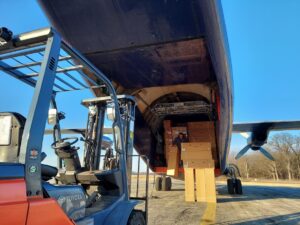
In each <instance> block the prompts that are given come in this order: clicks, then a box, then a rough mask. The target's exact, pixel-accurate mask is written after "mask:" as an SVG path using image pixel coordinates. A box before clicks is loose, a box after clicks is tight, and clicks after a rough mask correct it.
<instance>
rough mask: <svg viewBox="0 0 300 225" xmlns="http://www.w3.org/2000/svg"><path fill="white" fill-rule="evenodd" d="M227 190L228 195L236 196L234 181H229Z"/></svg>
mask: <svg viewBox="0 0 300 225" xmlns="http://www.w3.org/2000/svg"><path fill="white" fill-rule="evenodd" d="M227 190H228V194H230V195H233V194H234V179H227Z"/></svg>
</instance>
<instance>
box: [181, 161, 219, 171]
mask: <svg viewBox="0 0 300 225" xmlns="http://www.w3.org/2000/svg"><path fill="white" fill-rule="evenodd" d="M183 165H184V168H195V169H197V168H215V161H214V160H212V159H198V160H197V159H190V160H185V161H184V163H183Z"/></svg>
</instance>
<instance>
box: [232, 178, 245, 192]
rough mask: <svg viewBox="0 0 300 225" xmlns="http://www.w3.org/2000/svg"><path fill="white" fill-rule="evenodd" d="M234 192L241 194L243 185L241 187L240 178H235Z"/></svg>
mask: <svg viewBox="0 0 300 225" xmlns="http://www.w3.org/2000/svg"><path fill="white" fill-rule="evenodd" d="M234 189H235V193H236V194H238V195H242V194H243V187H242V182H241V180H240V179H236V180H235V185H234Z"/></svg>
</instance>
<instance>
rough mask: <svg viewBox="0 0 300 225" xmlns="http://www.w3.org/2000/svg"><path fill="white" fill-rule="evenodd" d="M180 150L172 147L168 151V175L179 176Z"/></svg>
mask: <svg viewBox="0 0 300 225" xmlns="http://www.w3.org/2000/svg"><path fill="white" fill-rule="evenodd" d="M178 163H179V161H178V150H177V149H176V150H175V149H172V150H170V151H169V153H168V168H167V175H168V176H173V177H178V166H179V165H178Z"/></svg>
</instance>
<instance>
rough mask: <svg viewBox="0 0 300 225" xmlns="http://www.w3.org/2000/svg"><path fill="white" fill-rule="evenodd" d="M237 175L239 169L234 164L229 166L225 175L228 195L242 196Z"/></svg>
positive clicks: (240, 183) (240, 184)
mask: <svg viewBox="0 0 300 225" xmlns="http://www.w3.org/2000/svg"><path fill="white" fill-rule="evenodd" d="M237 174H238V175H239V176H241V175H240V171H239V168H238V167H237V166H236V165H234V164H229V165H228V167H227V170H226V175H227V176H228V179H227V190H228V193H229V194H231V195H234V194H238V195H242V194H243V187H242V182H241V180H240V179H238V178H237Z"/></svg>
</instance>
